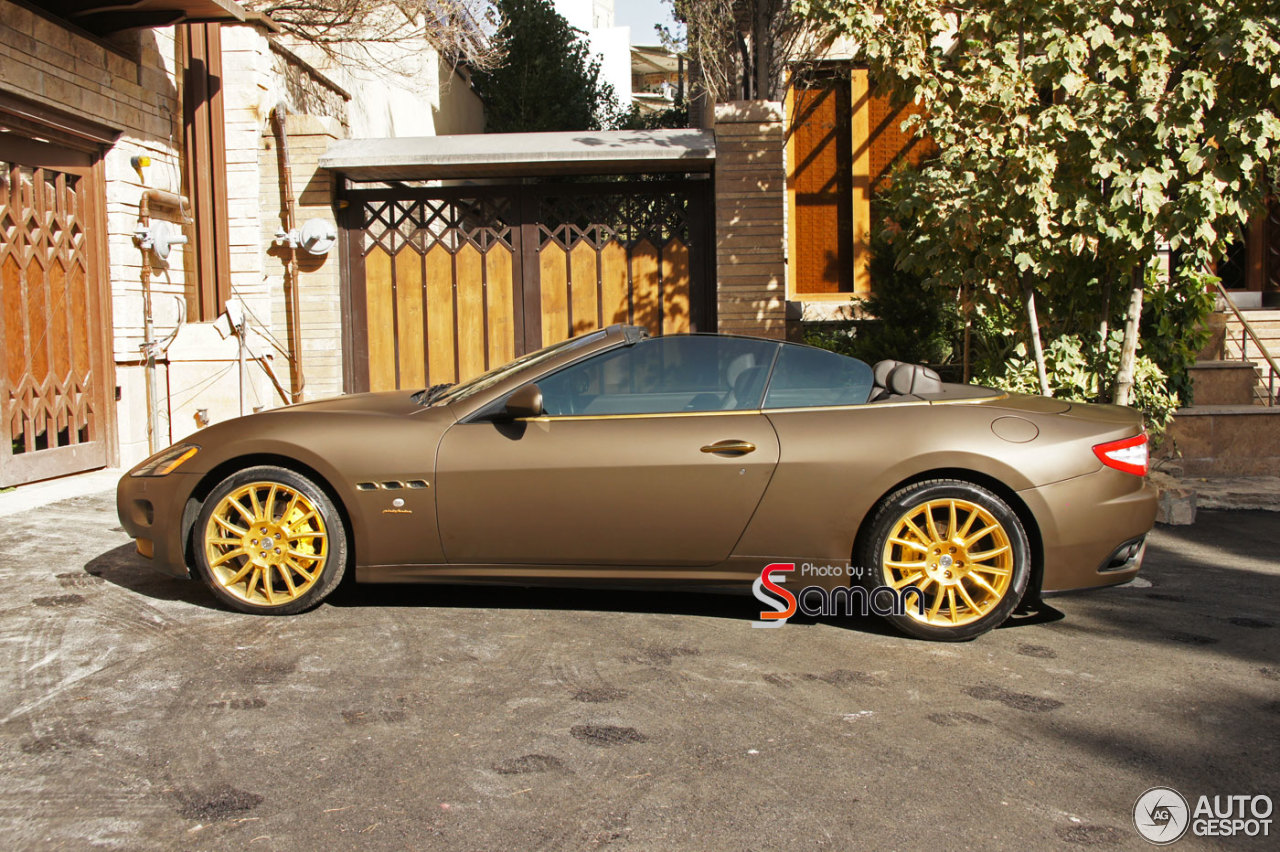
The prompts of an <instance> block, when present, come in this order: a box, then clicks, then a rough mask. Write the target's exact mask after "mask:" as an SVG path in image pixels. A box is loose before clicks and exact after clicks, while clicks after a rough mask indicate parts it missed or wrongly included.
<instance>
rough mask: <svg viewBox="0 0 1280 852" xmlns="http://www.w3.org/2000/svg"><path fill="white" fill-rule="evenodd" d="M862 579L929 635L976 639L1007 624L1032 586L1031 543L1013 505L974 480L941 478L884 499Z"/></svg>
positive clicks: (905, 624) (915, 629)
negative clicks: (885, 592)
mask: <svg viewBox="0 0 1280 852" xmlns="http://www.w3.org/2000/svg"><path fill="white" fill-rule="evenodd" d="M859 555H860V558H861V563H862V565H863V578H862V583H863V585H865V586H866V587H867V589H868V592H869V593H870V592H872V590H874V589H876V588H883V587H885V586H888V587H890V588H893V589H895V590H897V591H898V593H899V595H900V598H899V599H900V600H901V601H902V603H903V604H904V606H903V608H902V609H903V610H904V611H902V612H900V613H895V614H893V615H889V616H887V618H888V620H889V621H890V622H891V623H892V624H893V625H894V626H895V627H897V628H898V629H899V630H902V631H903V632H905V633H908V634H910V635H912V636H918V637H920V638H922V639H934V640H942V641H961V640H965V639H972V638H973V637H975V636H978V635H980V634H982V633H985V632H987V631H988V630H990V629H992V628H993V627H998V626H999V625H1000V624H1002V623H1003V622H1004V621H1005V620H1006V619H1007V618H1008V617H1009V615H1010V614H1011V613H1012V612H1013V610H1014V608H1015V607H1016V606H1017V605H1018V602H1019V601H1020V600H1021V599H1022V596H1023V594H1024V593H1025V592H1026V589H1027V582H1028V579H1029V578H1030V575H1031V548H1030V545H1029V544H1028V541H1027V533H1026V530H1025V529H1023V526H1022V522H1021V521H1020V520H1019V519H1018V515H1017V513H1016V512H1014V511H1013V509H1012V508H1010V506H1009V505H1008V504H1007V503H1006V502H1005V501H1004V500H1002V499H1001V498H1000V497H998V496H997V495H996V494H994V493H992V492H991V491H989V490H987V489H986V488H983V487H981V486H979V485H975V484H973V483H971V482H964V481H962V480H955V479H935V480H929V481H926V482H919V483H915V484H913V485H909V486H907V487H905V488H902V489H901V490H899V491H896V492H895V493H893V494H891V495H890V496H889V497H887V498H886V499H885V500H884V502H883V503H881V504H880V506H879V508H878V510H877V512H876V514H875V516H874V518H873V519H872V522H871V526H870V528H869V534H868V535H866V536H864V538H863V542H862V549H861V553H860V554H859Z"/></svg>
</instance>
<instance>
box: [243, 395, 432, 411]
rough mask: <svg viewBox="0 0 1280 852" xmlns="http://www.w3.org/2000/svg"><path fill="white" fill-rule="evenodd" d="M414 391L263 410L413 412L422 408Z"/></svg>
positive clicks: (329, 399) (340, 398)
mask: <svg viewBox="0 0 1280 852" xmlns="http://www.w3.org/2000/svg"><path fill="white" fill-rule="evenodd" d="M414 393H415V392H414V391H380V392H378V393H353V394H348V395H347V396H334V397H329V398H328V399H317V400H314V401H312V402H299V403H295V404H294V405H286V406H284V407H283V408H273V409H270V410H269V411H264V412H262V413H263V414H266V415H273V414H281V413H295V414H296V413H302V412H307V411H315V412H351V413H365V414H412V413H413V412H414V411H417V410H418V409H420V408H422V406H421V405H419V404H418V403H416V402H414V401H413V394H414Z"/></svg>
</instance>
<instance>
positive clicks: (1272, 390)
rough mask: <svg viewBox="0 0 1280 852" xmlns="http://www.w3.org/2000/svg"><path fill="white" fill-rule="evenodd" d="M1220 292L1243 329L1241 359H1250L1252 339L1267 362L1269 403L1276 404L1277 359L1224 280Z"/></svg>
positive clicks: (1224, 346)
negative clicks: (1239, 306)
mask: <svg viewBox="0 0 1280 852" xmlns="http://www.w3.org/2000/svg"><path fill="white" fill-rule="evenodd" d="M1218 292H1219V293H1220V294H1221V295H1222V299H1223V301H1225V302H1226V303H1227V307H1228V308H1230V309H1231V313H1233V314H1235V316H1236V319H1238V320H1240V326H1241V328H1242V331H1241V332H1240V360H1241V361H1250V360H1252V359H1251V358H1249V346H1248V343H1249V341H1250V340H1252V341H1253V345H1254V346H1256V347H1257V348H1258V353H1259V354H1260V355H1262V358H1263V360H1264V361H1266V362H1267V377H1266V380H1267V405H1275V404H1276V381H1277V379H1278V378H1280V366H1276V359H1275V358H1273V357H1272V356H1271V353H1270V352H1268V351H1267V347H1266V345H1265V344H1263V342H1262V338H1260V337H1258V333H1257V332H1256V331H1254V330H1253V326H1251V325H1249V321H1248V320H1247V319H1245V318H1244V314H1242V313H1240V309H1239V308H1237V307H1236V303H1235V302H1234V301H1232V299H1231V294H1230V293H1228V292H1227V291H1226V288H1224V287H1223V286H1222V282H1221V281H1219V282H1218ZM1226 348H1227V347H1226V340H1225V338H1224V340H1223V345H1222V349H1223V353H1222V354H1223V356H1224V357H1225V356H1226V354H1227V352H1226Z"/></svg>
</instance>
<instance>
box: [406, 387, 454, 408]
mask: <svg viewBox="0 0 1280 852" xmlns="http://www.w3.org/2000/svg"><path fill="white" fill-rule="evenodd" d="M453 385H454V383H453V382H441V383H440V384H438V385H432V386H431V387H429V388H426V389H425V390H420V391H418V392H417V393H415V394H414V395H413V396H412V397H410V399H412V400H413V401H414V402H416V403H417V404H418V405H430V404H431V403H432V402H434V401H435V400H436V398H437V397H439V396H440V394H442V393H444V392H445V391H447V390H448V389H449V388H451V387H453Z"/></svg>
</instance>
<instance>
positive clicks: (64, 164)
mask: <svg viewBox="0 0 1280 852" xmlns="http://www.w3.org/2000/svg"><path fill="white" fill-rule="evenodd" d="M97 183H98V181H97V177H96V171H95V168H94V161H93V158H92V157H91V156H90V155H88V154H83V153H79V152H75V151H71V150H66V149H62V148H59V147H56V146H53V145H47V144H44V143H37V142H33V141H28V140H24V139H12V138H10V139H0V486H9V485H16V484H20V483H25V482H32V481H35V480H38V479H47V478H49V477H53V476H61V475H64V474H69V473H76V472H79V471H83V470H89V469H91V468H95V467H102V466H104V465H105V464H106V463H107V458H108V444H109V442H108V427H109V417H110V412H109V410H108V401H107V400H108V397H107V387H108V384H109V382H110V379H109V375H110V366H109V365H108V364H107V351H106V341H107V340H108V339H109V337H108V335H109V329H108V328H107V324H106V320H105V318H104V312H103V307H102V301H103V296H102V292H101V290H102V287H101V283H102V282H101V280H100V278H99V276H100V275H102V269H101V267H102V263H101V258H100V257H99V256H98V255H97V246H98V245H100V243H99V241H98V235H97V233H96V231H95V228H96V226H97V223H96V221H95V220H96V213H97V209H98V208H97V204H98V201H99V198H98V192H99V187H98V186H97Z"/></svg>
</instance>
